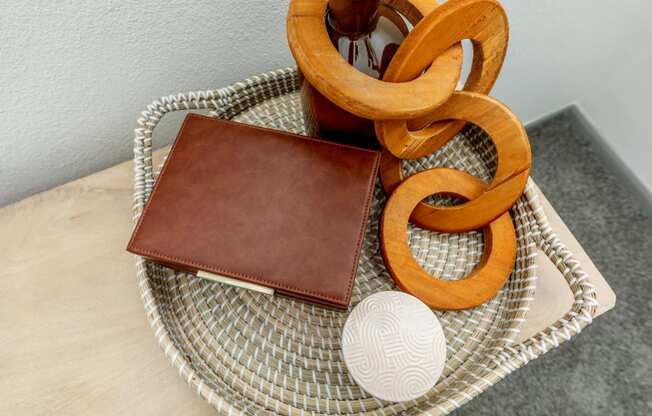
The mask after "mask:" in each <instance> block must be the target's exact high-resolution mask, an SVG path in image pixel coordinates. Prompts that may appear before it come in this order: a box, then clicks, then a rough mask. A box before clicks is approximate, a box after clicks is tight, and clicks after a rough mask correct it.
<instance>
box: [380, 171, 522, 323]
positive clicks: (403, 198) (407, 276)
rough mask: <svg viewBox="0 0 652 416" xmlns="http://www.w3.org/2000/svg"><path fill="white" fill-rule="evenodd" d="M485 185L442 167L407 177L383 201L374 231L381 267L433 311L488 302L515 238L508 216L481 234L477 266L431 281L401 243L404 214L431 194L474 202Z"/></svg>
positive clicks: (507, 270)
mask: <svg viewBox="0 0 652 416" xmlns="http://www.w3.org/2000/svg"><path fill="white" fill-rule="evenodd" d="M486 186H487V185H486V184H484V183H483V182H482V181H480V180H479V179H477V178H474V177H473V176H471V175H469V174H468V173H465V172H462V171H458V170H454V169H446V168H438V169H430V170H426V171H423V172H419V173H417V174H416V175H413V176H410V177H409V178H408V179H406V180H405V181H404V182H402V183H401V185H400V186H399V187H398V188H396V189H395V190H394V192H393V193H392V195H391V196H390V197H389V199H388V201H387V204H386V205H385V209H384V211H383V216H382V220H381V228H380V243H381V250H382V254H383V258H384V260H385V265H386V266H387V269H388V271H389V274H390V275H391V276H392V278H393V279H394V281H395V282H396V284H397V285H398V286H399V287H400V288H401V289H402V290H404V291H406V292H408V293H410V294H412V295H414V296H416V297H418V298H419V299H421V300H422V301H423V302H424V303H425V304H426V305H428V306H430V307H431V308H435V309H446V310H458V309H467V308H472V307H474V306H478V305H480V304H482V303H484V302H486V301H487V300H489V299H491V298H492V297H493V296H494V295H495V294H496V292H497V291H498V290H499V289H500V288H501V287H502V286H503V285H504V284H505V282H506V281H507V278H508V277H509V275H510V274H511V272H512V268H513V267H514V261H515V259H516V233H515V231H514V225H513V224H512V219H511V217H510V215H509V212H506V213H504V214H503V215H501V216H500V217H498V218H497V219H496V220H494V221H492V222H491V223H490V224H489V225H488V226H487V227H485V229H484V253H483V255H482V260H481V261H480V264H479V265H478V267H477V268H476V269H475V270H474V271H473V272H472V273H471V274H470V275H469V276H468V277H466V278H464V279H462V280H455V281H445V280H441V279H437V278H433V277H432V276H431V275H430V274H428V273H427V272H426V271H425V270H424V269H423V268H421V266H419V264H418V263H417V261H416V259H415V258H414V256H413V255H412V251H411V250H410V247H409V245H408V242H407V238H406V236H407V223H408V218H409V217H410V213H411V212H412V210H413V209H414V207H416V206H417V204H418V203H419V202H420V201H421V200H422V199H423V198H425V197H427V196H429V195H432V194H435V193H446V194H453V195H456V196H459V197H464V198H468V199H473V198H478V197H479V196H480V195H481V194H482V193H483V192H484V191H485V189H486Z"/></svg>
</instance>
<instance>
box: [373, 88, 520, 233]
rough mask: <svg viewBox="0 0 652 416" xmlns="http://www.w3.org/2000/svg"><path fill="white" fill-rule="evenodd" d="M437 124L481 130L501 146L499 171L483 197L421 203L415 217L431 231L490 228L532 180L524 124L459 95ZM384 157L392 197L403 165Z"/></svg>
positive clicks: (496, 105)
mask: <svg viewBox="0 0 652 416" xmlns="http://www.w3.org/2000/svg"><path fill="white" fill-rule="evenodd" d="M431 117H432V119H433V120H447V119H451V118H457V119H462V120H465V121H468V122H471V123H474V124H475V125H477V126H479V127H480V128H482V129H483V130H484V131H485V132H487V134H488V135H489V136H490V137H491V139H492V141H493V143H494V144H495V146H496V153H497V156H498V166H497V168H496V173H495V175H494V178H493V180H492V181H491V183H490V184H489V187H488V188H487V190H486V191H485V192H483V193H482V195H480V196H478V197H477V198H475V199H472V200H470V201H468V202H465V203H463V204H459V205H455V206H452V207H435V206H432V205H431V204H428V203H426V202H420V203H419V205H418V206H417V208H416V209H415V210H414V212H413V213H412V216H411V217H410V218H411V220H412V222H414V223H415V224H417V225H419V226H421V227H424V228H428V229H430V230H435V231H442V232H462V231H469V230H474V229H477V228H481V227H483V226H485V225H487V224H488V223H489V222H491V221H492V220H494V219H495V218H497V217H498V216H499V215H501V214H503V213H504V212H505V211H507V210H508V209H509V208H510V207H511V206H512V205H514V202H516V200H517V199H518V198H519V197H520V196H521V194H522V193H523V189H524V188H525V185H526V183H527V179H528V176H529V174H530V166H531V164H532V154H531V151H530V142H529V141H528V137H527V133H526V132H525V129H524V128H523V125H522V124H521V121H520V120H519V119H518V118H517V117H516V115H514V113H512V112H511V110H509V108H507V107H506V106H505V105H503V104H502V103H500V102H499V101H498V100H496V99H494V98H491V97H489V96H486V95H483V94H477V93H471V92H466V91H459V92H456V93H455V94H453V96H451V98H450V99H449V100H448V101H447V102H446V103H445V104H444V105H442V106H441V107H439V108H438V109H437V110H436V111H435V112H434V113H432V114H431ZM387 153H388V152H385V154H384V155H383V158H382V162H381V167H380V174H381V180H382V183H383V187H384V189H385V191H386V192H387V193H390V192H392V190H393V189H394V188H395V187H396V186H397V185H398V184H399V183H401V181H402V180H403V168H402V161H401V160H400V159H398V158H396V157H393V156H392V155H390V154H387Z"/></svg>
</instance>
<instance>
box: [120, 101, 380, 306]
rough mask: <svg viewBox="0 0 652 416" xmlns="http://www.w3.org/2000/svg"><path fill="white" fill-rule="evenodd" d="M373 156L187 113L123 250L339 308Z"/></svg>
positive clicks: (347, 288) (345, 298) (344, 302)
mask: <svg viewBox="0 0 652 416" xmlns="http://www.w3.org/2000/svg"><path fill="white" fill-rule="evenodd" d="M378 159H379V153H378V152H376V151H372V150H367V149H360V148H355V147H349V146H344V145H339V144H334V143H329V142H325V141H321V140H317V139H312V138H308V137H304V136H298V135H293V134H289V133H285V132H281V131H277V130H271V129H266V128H260V127H254V126H249V125H245V124H240V123H235V122H231V121H225V120H219V119H214V118H210V117H206V116H201V115H197V114H189V115H188V116H187V117H186V119H185V121H184V122H183V125H182V127H181V130H180V131H179V134H178V136H177V138H176V141H175V143H174V145H173V146H172V149H171V151H170V154H169V156H168V158H167V160H166V162H165V165H164V166H163V169H162V171H161V174H160V175H159V177H158V179H157V182H156V185H155V187H154V190H153V192H152V194H151V196H150V198H149V200H148V202H147V204H146V206H145V209H144V211H143V213H142V215H141V217H140V219H139V221H138V224H137V225H136V228H135V229H134V232H133V235H132V237H131V240H130V241H129V245H128V247H127V250H128V251H130V252H132V253H135V254H138V255H141V256H143V257H147V258H150V259H152V260H154V261H157V262H160V263H164V264H168V265H170V266H171V267H174V268H177V269H181V270H187V271H190V272H197V271H204V272H209V273H215V274H218V275H224V276H228V277H232V278H235V279H238V280H241V281H245V282H250V283H254V284H257V285H262V286H266V287H270V288H273V289H275V291H276V292H279V293H282V294H286V295H290V296H294V297H298V298H301V299H304V300H308V301H311V302H316V303H320V304H325V305H329V306H335V307H339V308H346V307H347V306H348V304H349V300H350V298H351V290H352V287H353V281H354V279H355V274H356V269H357V265H358V257H359V254H360V247H361V244H362V240H363V237H364V231H365V227H366V223H367V216H368V212H369V204H370V200H371V198H372V194H373V188H374V182H375V179H376V173H377V170H378Z"/></svg>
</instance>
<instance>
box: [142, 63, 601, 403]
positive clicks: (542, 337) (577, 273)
mask: <svg viewBox="0 0 652 416" xmlns="http://www.w3.org/2000/svg"><path fill="white" fill-rule="evenodd" d="M293 78H296V69H295V68H285V69H280V70H277V71H270V72H267V73H264V74H261V75H258V76H254V77H251V78H249V79H246V80H244V81H242V82H238V83H235V84H233V85H231V86H228V87H225V88H221V89H216V90H205V91H195V92H189V93H187V94H183V93H180V94H176V95H169V96H165V97H161V98H160V99H159V100H156V101H153V102H152V103H151V104H149V105H148V106H147V108H146V110H145V111H143V112H142V113H141V117H140V118H139V119H138V127H137V128H136V129H135V139H134V184H135V185H134V204H133V211H134V218H133V220H134V223H135V222H136V221H137V219H138V217H139V215H140V213H141V212H142V209H143V207H144V204H145V201H146V199H147V197H148V195H149V193H150V192H151V190H152V188H153V185H154V182H155V175H154V168H153V166H152V153H151V152H152V132H153V129H154V127H155V126H156V125H157V124H158V122H159V121H160V120H161V118H162V117H163V116H164V115H165V114H166V113H169V112H173V111H179V110H211V114H212V115H215V116H218V117H224V118H230V117H232V116H233V115H235V114H238V113H239V112H242V111H244V110H246V109H247V108H249V107H251V106H253V105H255V104H257V103H259V102H260V101H261V100H264V99H268V98H273V97H275V96H278V95H281V94H284V93H286V92H288V91H292V89H293V88H295V85H294V81H293ZM244 92H249V93H250V94H244ZM252 92H255V93H256V94H257V98H252V95H251V93H252ZM261 97H262V98H261ZM226 104H228V105H226ZM524 196H525V198H526V199H527V202H528V203H529V204H530V206H531V207H532V208H533V216H534V218H533V220H534V221H536V224H537V225H538V232H536V233H534V235H533V238H534V240H535V243H536V245H537V247H539V248H540V249H541V250H542V251H543V252H544V253H545V254H546V256H547V257H548V258H549V259H550V260H551V261H552V262H553V264H555V265H556V267H557V268H558V270H559V271H560V272H561V273H562V274H563V276H564V278H565V281H566V283H567V284H568V286H569V288H570V290H571V292H572V293H573V296H574V302H573V305H572V307H571V309H570V310H569V311H568V312H567V313H566V314H565V315H564V316H563V317H562V318H560V319H559V320H558V321H556V322H555V323H554V324H552V325H550V326H549V327H548V328H546V329H545V330H543V331H541V332H539V333H537V334H535V335H534V336H532V337H530V338H529V339H527V340H525V341H523V342H522V343H520V344H512V345H506V346H504V347H503V348H501V350H499V351H496V352H495V353H494V355H495V358H494V360H493V363H492V365H491V368H490V369H489V370H490V371H489V372H488V373H486V372H485V374H483V376H482V377H478V378H477V379H476V380H477V381H476V382H475V383H467V384H468V385H467V386H466V388H464V389H461V390H459V391H457V392H456V393H458V394H457V395H456V396H457V397H456V398H455V399H452V398H451V399H450V403H449V405H448V406H439V407H438V408H433V409H431V411H428V412H425V413H424V414H431V413H432V414H445V413H448V412H450V411H451V410H453V409H455V408H457V407H459V406H461V405H462V404H463V403H465V402H466V401H468V400H470V399H472V398H473V397H475V396H476V395H478V394H480V393H481V392H482V391H484V390H486V389H487V388H488V387H490V386H491V385H493V384H494V383H496V382H497V381H499V380H501V379H502V378H504V377H505V376H506V375H507V374H509V373H511V372H512V371H515V370H516V369H518V368H520V367H521V366H523V365H525V364H527V363H528V362H529V361H531V360H533V359H536V358H538V357H539V356H541V355H542V354H544V353H546V352H548V351H549V350H550V349H553V348H556V347H557V346H559V345H560V344H561V343H563V342H566V341H568V340H570V339H571V338H572V337H574V336H575V335H577V334H578V333H580V332H581V330H582V329H583V328H584V327H586V326H587V325H589V324H590V323H591V321H592V318H593V316H594V314H595V312H596V308H597V301H596V294H595V290H594V288H593V286H592V285H591V283H590V282H589V281H588V275H587V274H586V273H585V272H584V271H583V270H582V268H581V265H580V264H579V262H578V261H577V260H575V258H574V256H573V254H572V253H571V252H570V251H569V250H568V249H567V248H566V246H565V245H564V244H563V243H562V242H561V241H560V240H559V238H558V237H557V236H556V235H555V233H554V232H553V231H552V229H551V227H550V225H549V223H548V220H547V218H546V216H545V213H544V211H543V208H542V206H541V204H540V202H539V196H538V194H537V192H536V190H535V187H534V185H533V182H532V181H531V179H530V181H529V182H528V185H527V187H526V190H525V194H524ZM136 269H137V277H138V285H139V288H140V292H141V297H142V299H143V302H144V306H145V310H146V313H147V317H148V320H149V322H150V326H151V327H152V329H153V330H154V333H155V335H156V336H157V339H158V342H159V345H161V347H162V349H163V351H164V353H165V355H166V356H167V357H168V359H169V360H170V361H171V363H172V365H173V366H174V367H175V368H176V369H177V370H178V371H179V374H180V375H181V377H183V379H184V380H185V381H186V382H187V383H188V384H189V385H190V386H191V387H192V388H193V389H194V390H196V392H197V393H198V394H199V395H200V396H201V397H202V398H204V399H205V400H206V401H208V402H209V403H210V404H211V405H212V406H214V407H215V408H216V409H217V410H218V412H219V413H220V414H243V412H242V411H241V410H240V409H238V408H236V407H235V406H233V405H232V404H230V403H228V402H227V401H226V400H224V399H223V398H222V397H219V396H218V395H217V393H216V392H215V391H214V390H213V389H212V388H210V387H209V386H207V385H206V383H205V382H204V381H203V380H202V379H201V377H200V376H198V375H197V374H196V373H195V372H194V370H192V367H191V365H190V363H189V362H188V361H187V360H186V359H185V358H184V357H183V356H182V354H180V351H179V350H178V349H177V348H176V346H175V345H174V342H173V341H172V340H171V339H170V337H169V336H168V335H169V334H168V332H167V331H168V330H167V328H166V326H165V325H164V323H163V322H162V319H161V316H160V314H159V311H158V306H157V305H156V301H155V298H154V296H153V294H152V290H153V288H152V287H151V285H150V282H149V279H148V277H147V268H146V263H145V259H143V258H141V257H138V256H136ZM485 370H486V368H485Z"/></svg>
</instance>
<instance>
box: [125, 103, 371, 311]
mask: <svg viewBox="0 0 652 416" xmlns="http://www.w3.org/2000/svg"><path fill="white" fill-rule="evenodd" d="M191 118H205V119H209V120H221V121H226V122H228V123H234V124H244V123H237V122H234V121H231V120H224V119H217V118H214V117H208V116H204V115H201V114H195V113H189V114H188V115H187V116H186V118H185V120H184V121H183V124H182V125H181V128H180V129H179V133H178V134H177V138H176V140H175V141H174V144H173V145H172V148H171V149H170V152H169V155H172V154H173V152H174V149H175V147H176V146H177V143H178V142H179V140H178V139H179V137H181V133H182V132H183V129H184V128H185V126H186V122H187V121H188V120H190V119H191ZM247 126H250V127H254V128H256V129H259V130H265V131H272V132H275V133H277V134H284V132H283V131H282V130H275V129H269V128H265V127H259V126H253V125H249V124H247ZM288 134H289V135H291V136H294V137H298V138H301V139H302V140H305V139H308V140H311V141H316V142H320V143H328V144H329V145H334V146H338V147H344V148H349V149H355V150H359V151H365V152H369V153H375V154H376V156H375V158H374V163H373V165H372V168H371V175H370V179H369V182H368V183H367V197H366V201H365V204H364V207H363V212H362V214H363V215H362V221H361V223H360V229H359V230H358V240H357V243H356V255H355V257H354V259H353V266H352V268H351V275H350V277H349V284H348V286H347V290H346V293H347V296H345V297H343V298H342V297H334V296H329V295H327V294H325V293H322V292H315V291H311V290H305V289H301V288H299V287H295V286H291V285H285V284H280V283H278V282H274V281H272V280H269V279H266V278H263V277H261V276H254V275H250V274H245V273H239V272H234V271H231V270H226V269H219V268H215V267H212V266H210V265H207V264H203V263H200V262H198V261H195V260H193V259H186V258H182V257H176V256H170V255H167V254H164V253H160V252H158V251H155V250H148V249H141V248H138V247H134V245H133V244H134V239H135V237H136V235H137V234H138V230H139V229H140V226H141V224H142V222H143V218H144V217H145V214H147V211H148V209H149V207H150V204H151V201H153V200H154V198H155V197H156V193H157V190H158V184H159V182H160V181H159V179H160V178H162V177H163V175H164V173H165V171H166V169H167V167H168V164H169V163H170V161H171V160H172V157H169V156H168V158H167V159H166V161H165V163H164V165H163V168H162V169H161V173H160V174H159V176H158V178H157V180H156V183H155V184H154V189H153V190H152V194H151V195H150V197H149V199H148V200H147V203H146V206H145V209H144V210H143V212H142V213H141V214H140V217H139V218H138V224H137V225H136V228H135V229H134V232H133V234H132V236H131V239H130V240H129V244H128V245H127V250H129V251H131V252H133V253H135V254H139V255H150V256H157V257H158V258H160V259H161V260H164V261H165V260H167V261H171V262H175V263H180V264H181V265H182V266H184V265H189V266H195V267H198V268H200V269H203V270H205V271H208V272H214V273H221V274H227V275H229V276H232V277H238V278H242V279H245V280H249V281H254V282H258V283H266V284H267V285H269V286H271V287H274V288H279V289H286V290H290V291H293V292H297V293H300V294H303V295H308V296H315V297H318V298H319V299H326V300H331V301H333V302H338V303H339V302H341V303H342V304H345V303H346V304H348V302H349V301H350V299H351V290H352V287H353V282H354V281H355V275H356V270H357V267H358V261H359V258H360V249H361V246H362V242H363V236H364V230H365V228H366V227H365V226H366V223H367V220H368V217H369V204H370V203H371V198H372V196H373V186H374V184H375V182H376V176H377V172H378V165H379V160H380V154H379V153H378V152H376V151H373V150H368V149H362V148H357V147H354V146H348V145H343V144H339V143H332V142H327V141H325V140H320V139H315V138H312V137H308V136H301V135H298V134H292V133H288ZM365 214H366V215H365ZM152 260H154V261H157V260H158V259H152Z"/></svg>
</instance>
